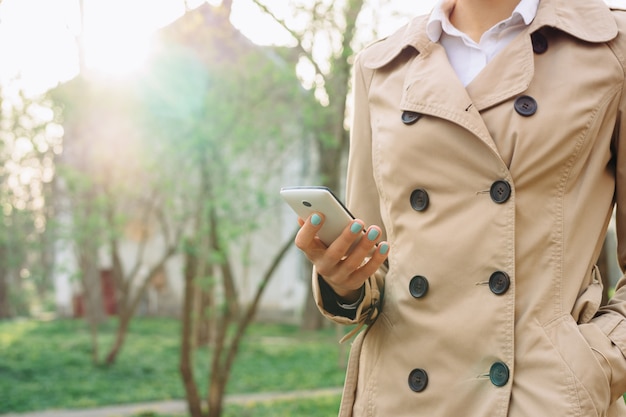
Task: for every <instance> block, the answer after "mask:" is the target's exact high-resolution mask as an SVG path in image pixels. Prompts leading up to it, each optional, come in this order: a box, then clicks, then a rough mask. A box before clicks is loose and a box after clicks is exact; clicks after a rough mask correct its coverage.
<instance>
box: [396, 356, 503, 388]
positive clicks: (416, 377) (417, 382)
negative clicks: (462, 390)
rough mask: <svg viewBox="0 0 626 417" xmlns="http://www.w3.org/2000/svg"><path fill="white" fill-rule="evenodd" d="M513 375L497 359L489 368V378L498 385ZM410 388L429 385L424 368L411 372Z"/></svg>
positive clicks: (500, 385)
mask: <svg viewBox="0 0 626 417" xmlns="http://www.w3.org/2000/svg"><path fill="white" fill-rule="evenodd" d="M510 377H511V373H510V371H509V367H508V366H507V364H506V363H504V362H501V361H497V362H494V363H493V364H492V365H491V368H489V380H490V381H491V383H492V384H493V385H494V386H496V387H503V386H505V385H506V384H507V383H508V382H509V379H510ZM408 382H409V388H411V390H412V391H413V392H422V391H424V390H425V389H426V387H427V386H428V373H427V372H426V371H425V370H424V369H422V368H416V369H413V370H412V371H411V372H410V373H409V381H408Z"/></svg>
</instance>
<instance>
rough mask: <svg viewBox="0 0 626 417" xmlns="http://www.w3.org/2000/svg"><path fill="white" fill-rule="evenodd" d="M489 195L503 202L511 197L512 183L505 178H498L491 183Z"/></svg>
mask: <svg viewBox="0 0 626 417" xmlns="http://www.w3.org/2000/svg"><path fill="white" fill-rule="evenodd" d="M489 195H490V196H491V199H492V200H493V201H494V202H496V203H498V204H502V203H504V202H506V201H507V200H508V199H509V197H511V185H510V184H509V183H508V182H506V181H504V180H498V181H496V182H494V183H493V184H492V185H491V189H490V190H489Z"/></svg>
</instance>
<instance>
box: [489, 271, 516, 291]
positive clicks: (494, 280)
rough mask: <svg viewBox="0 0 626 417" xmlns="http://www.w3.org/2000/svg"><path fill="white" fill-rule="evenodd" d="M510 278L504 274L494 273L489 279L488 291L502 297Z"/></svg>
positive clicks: (508, 285)
mask: <svg viewBox="0 0 626 417" xmlns="http://www.w3.org/2000/svg"><path fill="white" fill-rule="evenodd" d="M510 286H511V278H509V275H508V274H507V273H506V272H502V271H496V272H494V273H493V274H491V276H490V277H489V289H490V290H491V292H492V293H494V294H496V295H502V294H504V293H505V292H507V291H508V290H509V287H510Z"/></svg>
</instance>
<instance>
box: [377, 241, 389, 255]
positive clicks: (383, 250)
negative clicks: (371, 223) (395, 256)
mask: <svg viewBox="0 0 626 417" xmlns="http://www.w3.org/2000/svg"><path fill="white" fill-rule="evenodd" d="M378 252H380V254H381V255H386V254H387V252H389V245H388V244H386V243H383V244H382V245H380V247H379V248H378Z"/></svg>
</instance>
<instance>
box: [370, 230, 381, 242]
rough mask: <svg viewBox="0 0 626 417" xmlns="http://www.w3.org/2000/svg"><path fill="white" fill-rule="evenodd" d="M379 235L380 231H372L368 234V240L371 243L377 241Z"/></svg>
mask: <svg viewBox="0 0 626 417" xmlns="http://www.w3.org/2000/svg"><path fill="white" fill-rule="evenodd" d="M378 235H379V233H378V230H376V229H371V230H370V231H369V232H368V233H367V238H368V239H369V240H371V241H374V240H376V238H377V237H378Z"/></svg>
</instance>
